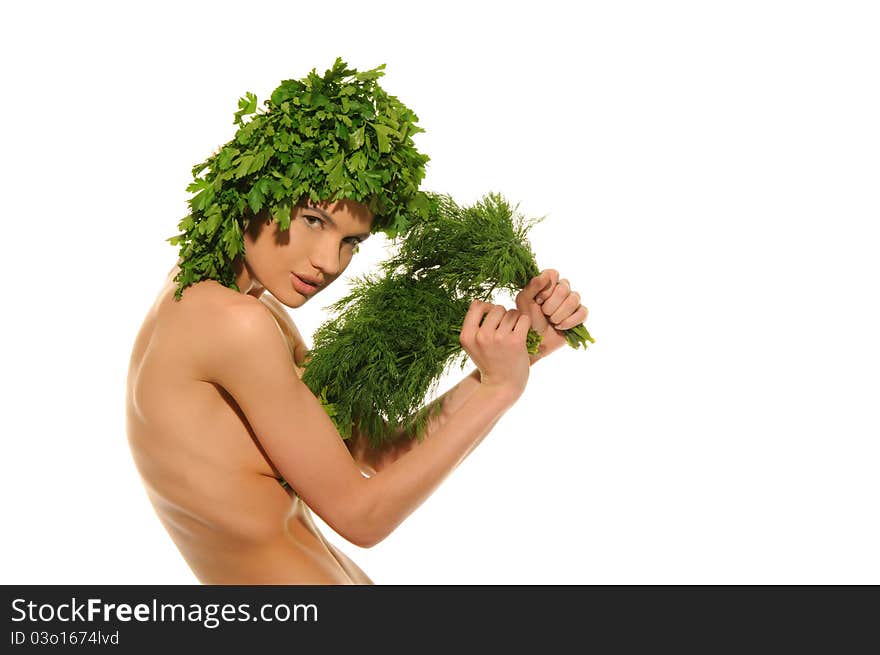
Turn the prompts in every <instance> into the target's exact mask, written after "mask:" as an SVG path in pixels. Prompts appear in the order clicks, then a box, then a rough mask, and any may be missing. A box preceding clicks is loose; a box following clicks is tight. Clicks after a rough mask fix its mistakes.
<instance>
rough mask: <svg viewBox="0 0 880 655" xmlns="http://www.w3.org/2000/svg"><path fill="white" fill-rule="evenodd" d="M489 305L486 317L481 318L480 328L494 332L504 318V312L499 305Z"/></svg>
mask: <svg viewBox="0 0 880 655" xmlns="http://www.w3.org/2000/svg"><path fill="white" fill-rule="evenodd" d="M490 307H491V309H490V310H489V313H488V314H486V318H484V319H483V324H482V325H481V326H480V329H481V330H488V331H492V332H494V331H495V330H497V329H498V325H499V324H500V323H501V319H502V318H504V314H505V313H506V312H505V309H504V307H502V306H501V305H490Z"/></svg>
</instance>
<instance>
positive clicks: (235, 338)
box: [166, 281, 287, 379]
mask: <svg viewBox="0 0 880 655" xmlns="http://www.w3.org/2000/svg"><path fill="white" fill-rule="evenodd" d="M166 315H167V318H168V320H169V322H173V323H174V324H175V326H176V327H177V328H178V329H180V330H184V331H185V332H186V333H187V334H188V337H189V338H188V339H187V341H188V342H189V343H190V344H191V347H192V354H193V356H194V358H195V362H194V363H195V364H196V365H197V367H198V369H199V370H200V371H201V372H202V374H203V377H205V378H206V379H208V378H211V377H213V373H214V372H215V369H216V368H217V366H218V365H222V364H223V363H224V362H227V361H229V360H230V359H231V360H234V359H235V358H240V357H244V356H253V357H259V356H261V355H267V356H272V355H277V354H278V352H279V351H280V352H281V353H284V352H285V351H286V350H287V349H286V345H285V343H284V339H283V335H282V333H281V332H280V331H279V327H278V324H277V322H276V320H275V319H274V318H273V316H272V313H271V312H270V311H268V310H267V307H266V305H265V304H263V303H262V302H260V301H259V300H258V299H256V298H254V297H253V296H249V295H246V294H242V293H238V292H236V291H234V290H232V289H229V288H227V287H224V286H223V285H221V284H219V283H217V282H214V281H204V282H200V283H198V284H194V285H193V286H191V287H188V288H187V289H185V290H184V292H183V296H182V297H181V299H180V300H173V299H171V300H170V301H169V303H168V306H167V314H166Z"/></svg>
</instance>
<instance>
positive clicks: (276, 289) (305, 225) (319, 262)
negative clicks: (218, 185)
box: [239, 200, 373, 307]
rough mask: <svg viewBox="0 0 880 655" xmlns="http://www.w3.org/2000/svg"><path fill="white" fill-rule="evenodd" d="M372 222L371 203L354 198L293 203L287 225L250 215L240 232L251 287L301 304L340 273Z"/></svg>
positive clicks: (292, 305) (286, 300)
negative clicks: (250, 218)
mask: <svg viewBox="0 0 880 655" xmlns="http://www.w3.org/2000/svg"><path fill="white" fill-rule="evenodd" d="M372 223H373V215H372V214H371V213H370V210H369V208H368V207H367V206H366V205H365V204H363V203H359V202H355V201H353V200H338V201H335V202H330V203H328V202H322V203H312V202H307V203H306V204H304V205H302V206H297V207H294V209H293V210H292V212H291V219H290V229H289V230H281V229H280V228H279V226H278V223H277V222H276V221H274V220H258V219H253V220H251V222H250V224H249V225H248V229H247V230H246V232H245V234H244V247H245V259H244V268H245V271H246V273H247V275H248V276H249V278H250V281H251V282H252V283H253V284H254V285H255V286H257V287H262V288H264V289H266V290H268V291H269V293H271V294H272V295H273V296H275V297H276V298H277V299H278V300H280V301H281V302H282V303H284V304H285V305H287V306H288V307H300V306H301V305H303V304H305V302H306V301H307V300H308V299H309V298H311V297H312V296H314V295H315V294H316V293H318V292H319V291H320V290H321V289H323V288H324V287H326V286H327V285H328V284H330V283H331V282H332V281H333V280H335V279H336V278H337V277H339V276H340V275H341V274H342V272H343V271H344V270H345V269H346V267H347V266H348V264H349V262H351V258H352V255H354V253H355V252H356V251H357V245H358V244H359V243H361V242H363V241H364V240H365V239H366V238H367V237H369V235H370V227H371V225H372ZM239 288H242V286H241V285H239ZM242 291H245V292H247V289H244V288H242Z"/></svg>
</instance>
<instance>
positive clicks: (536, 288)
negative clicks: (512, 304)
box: [516, 268, 559, 310]
mask: <svg viewBox="0 0 880 655" xmlns="http://www.w3.org/2000/svg"><path fill="white" fill-rule="evenodd" d="M554 274H555V275H556V277H557V278H558V277H559V273H558V272H556V271H554V270H553V269H552V268H548V269H546V270H543V271H541V272H540V273H539V274H538V275H536V276H535V277H533V278H532V279H531V280H529V283H528V284H527V285H526V286H525V287H523V290H522V291H520V292H519V293H518V294H517V296H516V300H517V303H516V304H517V307H520V310H522V306H521V304H520V303H521V302H522V303H528V302H529V301H534V300H535V296H537V295H538V294H539V293H540V292H541V291H542V290H543V289H545V288H548V287H550V286H551V285H552V283H553V281H554V277H553V276H554ZM536 302H537V301H536Z"/></svg>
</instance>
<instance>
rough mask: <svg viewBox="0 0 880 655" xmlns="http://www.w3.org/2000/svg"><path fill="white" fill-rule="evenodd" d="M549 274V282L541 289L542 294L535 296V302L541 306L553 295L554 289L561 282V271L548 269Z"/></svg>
mask: <svg viewBox="0 0 880 655" xmlns="http://www.w3.org/2000/svg"><path fill="white" fill-rule="evenodd" d="M547 274H548V276H549V281H548V282H547V284H546V285H545V286H544V287H543V288H542V289H541V292H540V293H539V294H538V295H537V296H535V302H536V303H538V304H539V305H540V304H541V303H543V302H544V301H545V300H547V298H549V297H550V294H552V293H553V289H555V288H556V283H557V282H558V281H559V271H557V270H555V269H552V268H548V269H547Z"/></svg>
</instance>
